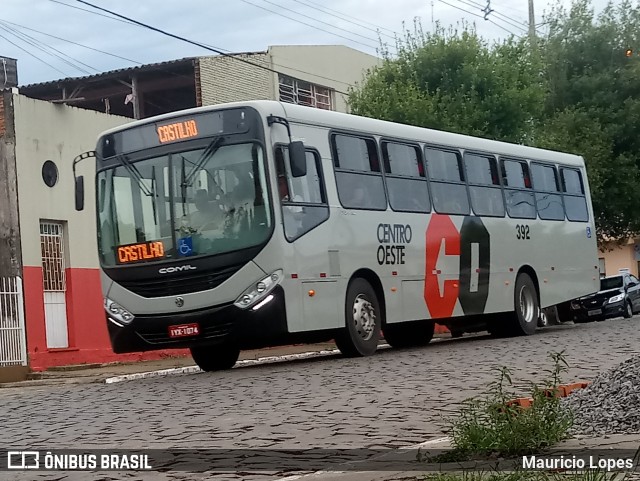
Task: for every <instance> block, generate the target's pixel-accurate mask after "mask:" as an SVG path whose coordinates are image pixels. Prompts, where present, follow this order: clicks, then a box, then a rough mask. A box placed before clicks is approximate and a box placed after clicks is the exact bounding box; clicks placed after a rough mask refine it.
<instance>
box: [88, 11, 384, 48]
mask: <svg viewBox="0 0 640 481" xmlns="http://www.w3.org/2000/svg"><path fill="white" fill-rule="evenodd" d="M76 1H79V0H76ZM240 1H241V2H244V3H246V4H248V5H252V6H254V7H256V8H260V9H262V10H265V11H267V12H271V13H273V14H275V15H279V16H280V17H284V18H287V19H289V20H293V21H294V22H297V23H300V24H302V25H306V26H307V27H311V28H315V29H316V30H320V31H321V32H325V33H328V34H330V35H334V36H336V37H340V38H343V39H345V40H348V41H349V42H353V43H357V44H359V45H364V46H365V47H367V48H373V49H375V48H376V47H374V46H372V45H369V44H366V43H364V42H360V41H359V40H353V39H352V38H349V37H345V36H344V35H340V34H339V33H334V32H330V31H329V30H325V29H324V28H321V27H318V26H316V25H312V24H310V23H306V22H303V21H301V20H297V19H295V18H291V17H289V16H287V15H285V14H283V13H279V12H276V11H275V10H271V9H269V8H267V7H263V6H261V5H256V4H255V3H252V2H250V1H249V0H240ZM334 28H335V27H334Z"/></svg>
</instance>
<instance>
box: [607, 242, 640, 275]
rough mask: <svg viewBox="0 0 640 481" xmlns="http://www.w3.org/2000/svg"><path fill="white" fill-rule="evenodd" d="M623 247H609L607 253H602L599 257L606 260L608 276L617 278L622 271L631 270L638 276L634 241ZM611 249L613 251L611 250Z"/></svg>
mask: <svg viewBox="0 0 640 481" xmlns="http://www.w3.org/2000/svg"><path fill="white" fill-rule="evenodd" d="M627 242H628V243H627V244H624V245H621V246H615V245H613V244H612V245H609V246H606V247H605V252H600V253H599V257H600V258H603V259H604V262H605V272H606V275H607V276H615V275H616V274H618V272H619V270H620V269H629V272H630V273H631V274H633V275H634V276H638V261H637V260H636V256H635V252H634V246H635V242H634V241H633V240H629V241H627ZM609 249H611V250H609Z"/></svg>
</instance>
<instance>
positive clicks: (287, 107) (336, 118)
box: [102, 100, 584, 166]
mask: <svg viewBox="0 0 640 481" xmlns="http://www.w3.org/2000/svg"><path fill="white" fill-rule="evenodd" d="M240 106H246V107H253V108H255V109H256V110H258V111H259V112H260V113H262V114H263V115H270V114H278V113H282V112H284V116H285V117H286V118H287V119H288V120H289V121H291V122H299V123H304V124H309V125H317V126H322V127H326V128H330V129H336V130H343V131H344V130H346V131H353V132H354V133H355V132H358V133H361V134H371V135H378V136H383V137H389V138H394V139H397V140H407V141H414V142H425V143H430V144H433V145H439V146H443V147H451V148H461V149H465V150H475V151H483V152H488V153H493V154H497V155H501V156H505V157H509V156H512V157H518V158H527V159H529V160H540V161H548V162H557V163H560V164H566V165H573V166H584V159H583V158H582V157H581V156H579V155H575V154H569V153H564V152H558V151H553V150H548V149H540V148H536V147H529V146H526V145H521V144H514V143H509V142H501V141H497V140H490V139H483V138H480V137H473V136H469V135H462V134H456V133H452V132H446V131H442V130H436V129H428V128H423V127H416V126H412V125H407V124H400V123H395V122H389V121H385V120H378V119H373V118H369V117H362V116H358V115H353V114H346V113H342V112H335V111H331V110H324V109H318V108H314V107H306V106H302V105H295V104H290V103H285V102H279V101H275V100H250V101H244V102H230V103H223V104H216V105H209V106H203V107H194V108H191V109H187V110H180V111H176V112H171V113H167V114H163V115H159V116H156V117H149V118H145V119H141V120H136V121H133V122H128V123H126V124H124V125H121V126H118V127H115V128H112V129H109V130H107V131H105V132H103V133H102V135H104V134H111V133H114V132H119V131H122V130H127V129H130V128H134V127H138V126H141V125H147V124H149V123H153V122H156V121H159V120H165V119H171V118H176V117H181V116H184V115H190V114H194V113H196V112H206V111H214V110H219V109H225V108H230V107H240ZM274 109H277V112H276V111H274Z"/></svg>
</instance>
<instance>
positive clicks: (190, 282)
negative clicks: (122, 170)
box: [120, 264, 243, 297]
mask: <svg viewBox="0 0 640 481" xmlns="http://www.w3.org/2000/svg"><path fill="white" fill-rule="evenodd" d="M242 265H243V264H241V265H236V266H231V267H227V268H226V269H221V270H219V271H216V272H209V273H206V274H196V275H193V274H192V275H185V276H182V277H173V278H161V279H149V280H135V281H121V282H120V284H121V285H122V287H124V288H125V289H128V290H130V291H131V292H134V293H136V294H138V295H139V296H142V297H165V296H174V295H178V294H188V293H191V292H200V291H206V290H208V289H213V288H214V287H218V286H219V285H220V284H222V283H223V282H224V281H226V280H227V279H229V277H231V276H232V275H233V274H235V273H236V272H238V271H239V270H240V268H241V267H242Z"/></svg>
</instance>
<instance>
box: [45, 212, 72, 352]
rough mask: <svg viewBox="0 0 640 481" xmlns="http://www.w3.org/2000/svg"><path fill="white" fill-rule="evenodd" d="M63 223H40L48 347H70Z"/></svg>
mask: <svg viewBox="0 0 640 481" xmlns="http://www.w3.org/2000/svg"><path fill="white" fill-rule="evenodd" d="M62 227H63V226H62V224H60V223H54V222H40V248H41V251H42V279H43V283H44V318H45V323H46V330H47V347H48V348H65V347H69V335H68V331H67V302H66V290H67V286H66V278H65V262H64V238H63V229H62Z"/></svg>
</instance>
